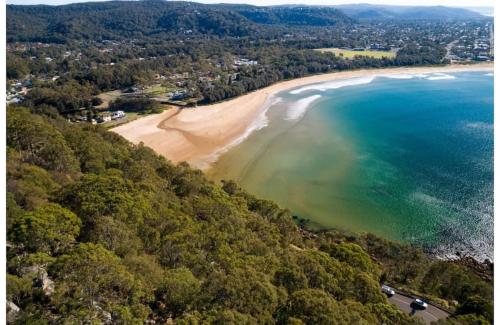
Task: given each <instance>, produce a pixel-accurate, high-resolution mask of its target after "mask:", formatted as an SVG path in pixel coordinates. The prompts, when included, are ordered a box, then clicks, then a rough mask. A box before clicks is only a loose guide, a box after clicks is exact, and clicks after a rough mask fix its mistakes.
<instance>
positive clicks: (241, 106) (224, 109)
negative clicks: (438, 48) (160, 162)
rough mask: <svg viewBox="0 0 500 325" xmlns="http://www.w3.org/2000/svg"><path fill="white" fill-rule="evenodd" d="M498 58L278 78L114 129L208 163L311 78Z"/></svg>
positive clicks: (457, 68)
mask: <svg viewBox="0 0 500 325" xmlns="http://www.w3.org/2000/svg"><path fill="white" fill-rule="evenodd" d="M492 70H493V64H492V63H484V64H475V65H448V66H443V67H416V68H387V69H369V70H355V71H344V72H334V73H328V74H322V75H314V76H309V77H304V78H300V79H294V80H288V81H283V82H279V83H276V84H274V85H271V86H269V87H266V88H262V89H259V90H256V91H254V92H251V93H248V94H245V95H243V96H240V97H237V98H235V99H231V100H228V101H224V102H221V103H217V104H213V105H207V106H199V107H197V108H185V109H178V108H172V109H168V110H166V111H164V112H163V113H161V114H156V115H150V116H146V117H143V118H140V119H138V120H135V121H132V122H130V123H127V124H123V125H120V126H118V127H116V128H114V129H112V131H114V132H116V133H118V134H120V135H122V136H123V137H125V138H126V139H128V140H129V141H131V142H133V143H135V144H137V143H140V142H143V143H144V144H145V145H147V146H149V147H151V148H153V149H154V150H155V151H156V152H157V153H158V154H161V155H163V156H165V157H166V158H168V159H169V160H171V161H172V162H174V163H177V162H181V161H187V162H188V163H190V164H191V165H193V166H195V167H198V168H201V169H206V168H208V167H209V166H210V164H211V163H212V162H214V161H215V160H216V159H217V157H218V155H219V154H220V153H222V152H223V151H225V150H227V149H228V148H230V147H231V146H233V145H236V144H237V143H239V142H240V141H242V140H243V139H244V138H245V137H246V136H248V135H249V134H250V133H251V132H252V131H253V129H254V128H255V127H256V124H255V121H256V120H257V119H259V118H262V117H263V116H262V115H263V114H265V109H266V106H268V104H269V101H270V97H271V95H273V94H275V93H278V92H281V91H285V90H289V89H293V88H296V87H299V86H304V85H308V84H314V83H320V82H325V81H334V80H342V79H349V78H357V77H369V76H382V75H407V74H428V73H446V72H462V71H492Z"/></svg>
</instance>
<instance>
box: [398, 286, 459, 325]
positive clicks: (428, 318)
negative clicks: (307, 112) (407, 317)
mask: <svg viewBox="0 0 500 325" xmlns="http://www.w3.org/2000/svg"><path fill="white" fill-rule="evenodd" d="M412 301H413V299H412V298H409V297H406V296H403V295H400V294H398V293H396V294H395V295H394V296H392V297H390V298H389V302H390V303H392V304H394V305H396V306H397V307H398V308H399V309H401V310H402V311H403V312H405V313H408V314H410V313H414V314H415V316H416V317H421V318H422V319H423V320H424V321H425V322H426V323H427V324H430V323H431V322H434V321H437V320H438V319H441V318H446V317H448V316H450V314H448V313H447V312H445V311H444V310H441V309H439V308H436V307H434V306H431V305H428V306H427V309H425V310H413V309H412V308H411V302H412Z"/></svg>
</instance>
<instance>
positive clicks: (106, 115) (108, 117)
mask: <svg viewBox="0 0 500 325" xmlns="http://www.w3.org/2000/svg"><path fill="white" fill-rule="evenodd" d="M109 121H111V115H110V114H109V113H103V114H102V115H100V116H99V117H98V118H97V122H98V123H105V122H109Z"/></svg>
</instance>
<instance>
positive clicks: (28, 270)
mask: <svg viewBox="0 0 500 325" xmlns="http://www.w3.org/2000/svg"><path fill="white" fill-rule="evenodd" d="M21 273H22V274H23V275H28V274H30V275H33V276H34V277H35V283H34V285H35V286H36V287H39V288H42V290H43V292H44V293H45V294H46V295H47V296H50V295H51V294H53V293H54V281H52V279H51V278H49V275H48V274H47V271H46V270H45V269H44V268H43V267H41V266H39V265H32V266H26V267H24V268H23V269H22V270H21Z"/></svg>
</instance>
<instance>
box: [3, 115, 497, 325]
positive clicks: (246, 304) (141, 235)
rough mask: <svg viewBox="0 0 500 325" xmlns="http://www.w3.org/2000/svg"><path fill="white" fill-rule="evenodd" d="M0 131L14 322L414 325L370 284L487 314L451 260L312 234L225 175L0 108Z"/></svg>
mask: <svg viewBox="0 0 500 325" xmlns="http://www.w3.org/2000/svg"><path fill="white" fill-rule="evenodd" d="M47 130H49V131H50V132H49V131H47ZM8 132H9V135H8V137H7V142H8V170H7V172H8V209H7V224H8V240H9V249H8V264H7V270H8V276H7V282H8V290H7V298H8V300H9V301H11V302H12V303H14V304H16V305H17V306H19V307H20V313H19V314H18V315H17V319H16V322H17V323H18V324H26V323H36V324H43V323H54V322H55V323H83V322H103V323H114V324H135V323H144V322H145V321H146V320H155V321H157V322H159V323H163V322H166V321H167V320H168V319H172V320H173V321H174V322H175V323H178V324H196V323H201V322H204V323H208V324H211V323H214V324H257V323H278V324H353V323H356V324H374V323H386V324H416V323H418V320H416V319H413V318H411V317H410V316H409V315H406V314H404V313H403V312H401V311H399V310H398V309H396V307H394V306H392V305H390V304H389V303H388V301H387V299H386V297H385V296H384V295H383V294H382V293H381V291H380V284H379V281H380V279H382V278H385V279H386V280H387V281H390V282H391V283H393V284H394V285H399V286H402V287H405V288H407V289H408V290H414V291H419V292H421V293H422V294H427V295H428V297H429V298H430V299H434V298H436V299H437V297H440V298H443V299H449V301H450V302H451V301H452V300H457V301H458V302H459V304H460V305H459V307H458V308H457V314H456V316H454V317H453V318H451V319H450V320H449V321H448V322H450V324H465V323H466V321H467V320H471V319H475V321H476V320H477V322H478V324H480V323H479V322H480V321H485V322H490V321H491V320H492V316H491V315H492V314H491V301H492V300H491V299H492V289H491V285H490V284H489V283H487V282H485V281H483V280H481V279H480V278H478V277H477V276H476V275H475V274H474V273H473V272H471V271H469V270H467V269H466V268H464V267H462V266H459V265H457V264H454V263H452V262H441V261H435V260H433V259H432V258H430V257H428V256H426V255H425V254H423V253H422V252H421V251H419V250H418V249H415V248H412V247H408V246H404V245H400V244H396V243H392V242H388V241H384V240H381V239H379V238H376V237H374V236H371V235H366V236H365V235H362V236H352V235H345V234H342V233H339V232H334V231H330V232H325V233H321V234H318V235H317V236H316V237H313V236H311V235H310V234H309V233H308V232H304V231H300V230H299V228H298V227H297V226H296V225H295V224H294V223H293V221H292V218H291V216H290V213H289V212H288V211H287V210H283V209H281V208H279V207H278V206H277V205H276V204H274V203H272V202H270V201H265V200H260V199H257V198H255V197H253V196H252V195H250V194H248V193H246V192H245V191H243V190H241V189H240V188H239V187H238V186H237V184H236V183H234V182H231V181H227V182H224V183H223V186H222V187H220V186H219V185H216V184H214V183H212V182H210V181H208V180H206V179H205V177H204V176H203V174H202V173H201V172H200V171H197V170H193V169H191V168H190V167H189V166H187V164H180V165H178V166H174V165H172V164H171V163H170V162H168V161H167V160H165V159H164V158H163V157H159V156H157V155H156V154H155V153H154V152H153V151H152V150H150V149H148V148H146V147H144V146H142V145H138V146H134V145H132V144H130V143H128V142H127V141H125V140H124V139H123V138H121V137H119V136H118V135H116V134H113V133H110V132H108V131H105V130H104V129H102V128H100V127H97V126H91V125H84V126H81V125H69V124H68V123H67V122H66V121H65V120H63V119H61V118H59V117H57V116H56V117H55V118H54V117H48V116H45V115H37V114H34V113H32V112H30V111H29V110H28V109H26V108H21V107H15V108H14V107H10V108H9V109H8ZM45 147H49V148H50V147H55V148H57V151H58V153H59V154H60V153H63V155H62V156H59V155H57V157H58V158H57V160H55V161H54V159H55V158H54V155H53V154H52V153H53V150H45V149H44V148H45ZM31 188H32V189H33V190H29V189H31ZM308 234H309V235H308ZM403 261H406V262H404V263H403ZM415 269H418V270H419V271H420V272H415ZM477 296H480V297H482V298H478V297H477ZM433 297H434V298H433Z"/></svg>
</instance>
